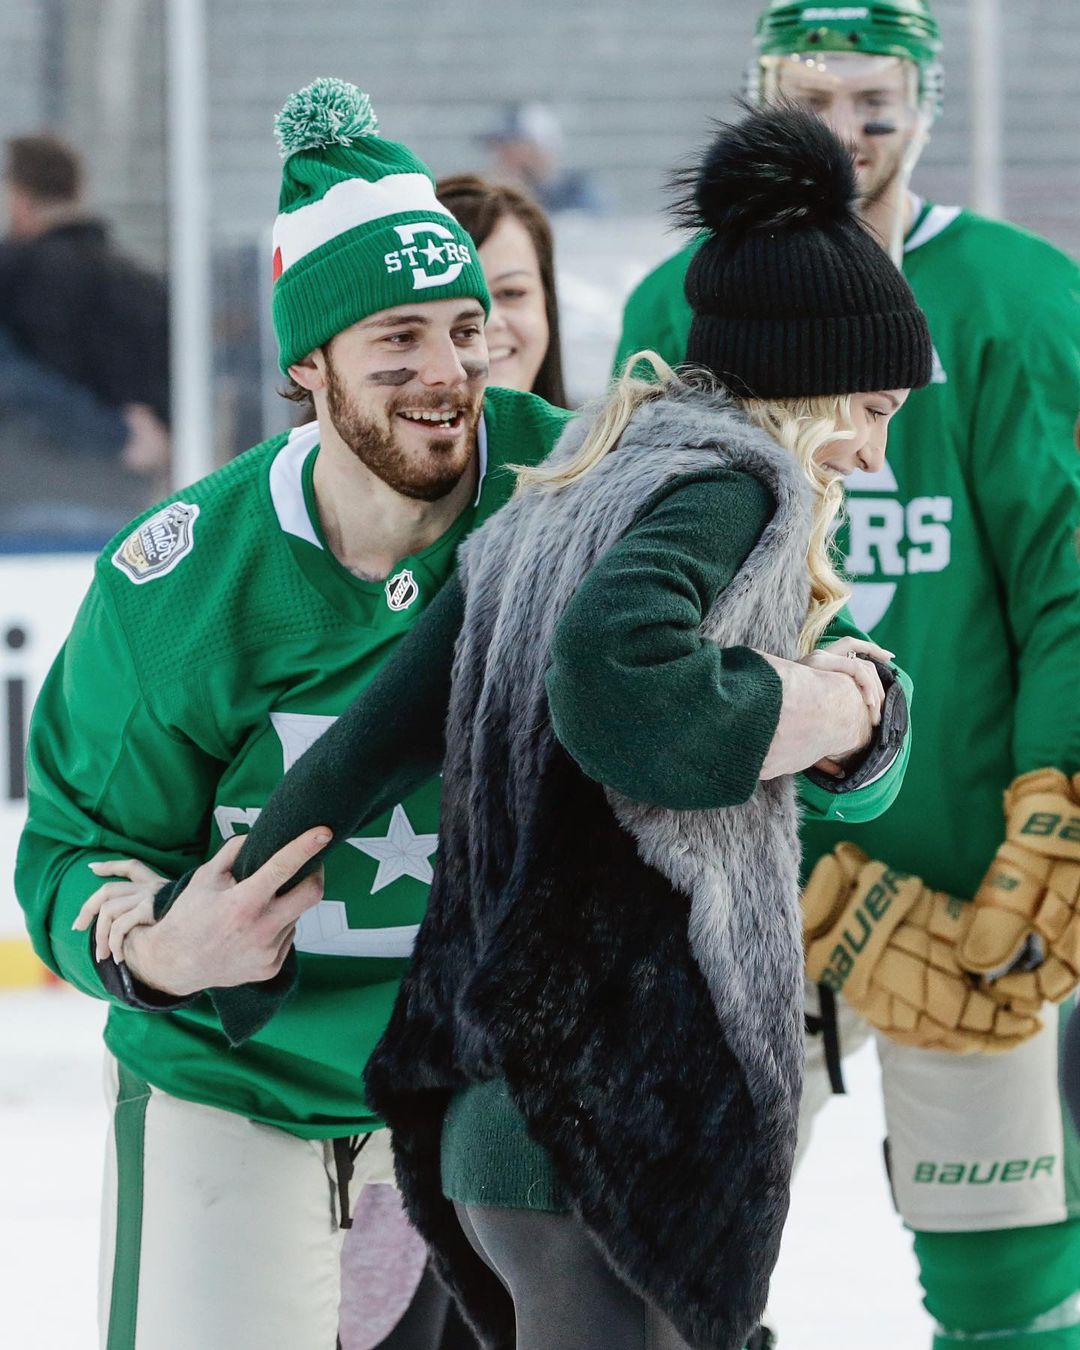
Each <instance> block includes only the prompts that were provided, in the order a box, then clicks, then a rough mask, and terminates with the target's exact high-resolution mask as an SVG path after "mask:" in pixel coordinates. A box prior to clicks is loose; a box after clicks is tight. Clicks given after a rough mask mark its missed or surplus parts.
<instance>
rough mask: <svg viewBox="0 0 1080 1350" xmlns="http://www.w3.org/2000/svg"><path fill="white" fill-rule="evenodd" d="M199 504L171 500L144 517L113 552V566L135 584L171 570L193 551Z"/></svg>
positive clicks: (160, 575)
mask: <svg viewBox="0 0 1080 1350" xmlns="http://www.w3.org/2000/svg"><path fill="white" fill-rule="evenodd" d="M198 516H199V508H198V507H197V506H195V505H194V504H192V503H189V502H172V503H171V504H170V505H169V506H166V507H163V508H162V509H161V510H160V511H157V512H155V513H154V515H152V516H151V517H150V519H149V520H144V521H143V523H142V524H141V525H140V526H139V527H138V529H136V530H133V531H132V532H131V534H129V535H128V537H127V538H126V539H125V540H124V542H123V543H122V544H121V545H120V547H119V548H118V549H117V550H116V552H115V553H114V554H113V559H112V560H113V566H114V567H117V568H119V569H120V571H121V572H123V573H124V575H125V576H126V577H128V579H129V580H131V581H133V582H134V583H135V585H136V586H141V585H142V584H143V582H145V581H154V580H156V579H157V578H158V577H163V576H165V575H166V574H167V573H169V572H171V571H172V570H173V568H174V567H175V566H176V565H177V563H179V562H180V561H181V560H182V559H183V558H185V557H187V555H188V554H189V553H190V552H191V550H192V548H193V547H194V544H195V535H194V527H195V521H196V520H197V519H198Z"/></svg>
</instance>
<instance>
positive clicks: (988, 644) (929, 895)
mask: <svg viewBox="0 0 1080 1350" xmlns="http://www.w3.org/2000/svg"><path fill="white" fill-rule="evenodd" d="M756 45H757V51H756V56H755V59H754V61H753V64H752V67H751V78H750V82H749V83H750V94H751V97H752V98H757V99H771V98H776V97H783V98H791V99H794V100H796V101H797V102H799V103H802V104H804V105H806V106H809V107H811V108H813V109H815V110H816V111H818V112H819V113H820V115H821V116H822V117H824V118H825V119H826V120H827V121H828V122H829V124H830V125H831V126H832V127H833V128H834V129H835V130H836V131H838V132H839V133H840V134H841V135H842V136H844V137H846V138H847V139H848V140H849V141H850V142H852V143H853V144H854V146H855V149H856V156H857V159H856V167H857V170H858V173H859V177H860V186H861V188H862V192H863V195H864V204H863V216H864V219H865V220H866V221H867V223H868V224H869V225H870V226H871V227H872V228H873V229H874V230H875V231H876V232H877V234H878V235H879V237H880V238H881V239H882V241H883V242H884V243H886V244H887V245H890V246H891V247H892V248H893V250H894V256H896V257H898V258H900V259H901V260H902V266H903V270H904V274H905V276H906V277H907V278H908V280H909V281H910V283H911V286H912V288H913V290H914V292H915V295H916V297H917V298H918V300H919V303H920V305H921V306H922V307H923V309H924V310H925V312H926V314H927V317H928V319H929V322H930V329H931V333H932V336H933V339H934V345H935V355H936V359H935V372H934V377H933V382H932V384H931V385H930V386H929V388H927V389H923V390H917V391H915V392H914V393H913V394H912V396H911V398H910V399H909V401H908V405H907V407H906V409H905V411H904V416H903V417H902V418H900V419H898V421H897V425H896V428H895V431H894V434H893V436H892V438H891V443H890V449H889V460H888V465H887V467H886V469H885V470H884V471H883V472H882V473H881V474H880V475H878V476H877V477H876V478H875V479H870V478H867V477H865V476H864V475H862V474H860V473H858V472H856V473H854V474H852V475H851V477H850V478H849V479H848V482H847V490H848V498H847V515H848V521H847V524H846V526H845V527H844V528H843V529H842V530H841V533H840V536H839V540H840V545H841V548H842V550H843V552H844V553H845V555H846V559H847V570H848V573H849V575H850V577H851V579H852V581H853V582H854V595H853V598H852V611H853V614H854V617H855V619H856V621H857V622H858V623H859V624H860V625H861V626H862V627H863V628H864V629H866V630H867V631H868V632H870V633H871V635H872V637H873V638H874V640H875V641H877V642H880V643H881V644H882V645H883V646H885V647H888V648H890V649H892V650H894V651H898V652H903V654H904V659H905V662H906V664H907V667H908V669H909V670H910V671H911V674H912V677H913V679H914V681H915V686H916V688H917V690H918V699H917V704H916V707H915V709H914V716H915V724H916V728H917V733H918V734H917V735H916V736H915V740H914V746H913V750H912V756H911V765H910V768H909V770H908V775H907V780H906V783H905V785H904V788H903V790H902V792H901V794H900V797H899V799H898V801H897V803H896V805H895V806H894V807H893V809H892V810H891V811H890V812H889V813H888V814H887V815H885V816H883V817H882V818H881V819H879V820H876V821H874V822H873V823H871V824H867V825H863V826H858V827H851V828H845V827H844V826H843V825H838V824H827V825H820V824H808V825H807V826H806V827H805V830H804V847H805V858H804V872H805V873H806V874H808V875H809V883H808V886H807V890H806V893H805V896H804V910H805V917H806V924H807V945H808V970H809V973H810V974H811V975H812V977H813V978H814V979H816V980H818V981H822V982H823V984H824V985H826V986H827V988H826V990H825V993H824V994H823V995H822V998H823V1006H822V1007H821V1008H820V1009H818V1008H815V1009H814V1012H815V1013H818V1014H822V1013H823V1014H825V1021H826V1025H827V1026H828V1024H829V1023H830V1021H831V1023H832V1028H833V1029H834V1028H835V1019H830V1018H829V1016H828V1014H829V1012H830V1007H831V1005H832V1000H831V998H830V993H831V992H833V991H835V992H836V993H838V994H839V996H840V1001H839V1009H840V1012H841V1018H840V1020H841V1026H842V1027H843V1029H844V1030H845V1033H846V1034H845V1035H844V1037H843V1043H844V1048H845V1049H849V1048H851V1047H852V1046H853V1045H854V1044H856V1043H857V1042H858V1039H859V1035H858V1031H857V1026H858V1022H857V1019H856V1018H855V1017H854V1015H853V1014H854V1013H855V1012H857V1013H858V1014H861V1015H862V1017H865V1018H868V1019H869V1021H870V1022H871V1023H872V1024H873V1025H874V1026H875V1027H876V1028H877V1029H878V1033H879V1035H878V1044H879V1052H880V1058H881V1065H882V1077H883V1086H884V1094H885V1110H886V1119H887V1127H888V1136H889V1139H888V1157H889V1170H890V1177H891V1181H892V1187H893V1191H894V1194H895V1197H896V1203H897V1205H898V1208H899V1210H900V1213H901V1215H902V1216H903V1218H904V1220H905V1221H906V1223H907V1224H908V1225H909V1226H910V1227H911V1228H912V1230H913V1231H914V1235H915V1237H914V1241H915V1252H916V1255H917V1258H918V1261H919V1266H920V1271H921V1278H922V1284H923V1288H924V1290H925V1301H926V1306H927V1308H928V1309H929V1311H930V1313H931V1315H932V1316H933V1317H934V1318H935V1320H936V1322H937V1324H938V1325H937V1330H936V1333H935V1339H934V1347H935V1350H960V1347H961V1346H962V1347H964V1348H965V1350H973V1347H976V1346H986V1347H987V1350H1076V1348H1077V1347H1080V1148H1078V1146H1077V1137H1076V1134H1075V1133H1074V1131H1073V1129H1072V1128H1071V1126H1070V1125H1069V1124H1067V1123H1065V1122H1064V1121H1063V1117H1062V1110H1061V1103H1060V1100H1059V1091H1058V1081H1057V1037H1058V1025H1059V1018H1060V1015H1061V1012H1060V1009H1059V1007H1058V1006H1056V1003H1055V1001H1056V1000H1060V999H1063V998H1064V997H1066V996H1067V995H1068V994H1069V993H1070V992H1071V990H1072V989H1073V987H1074V986H1075V984H1076V979H1077V972H1078V971H1080V923H1078V922H1077V920H1076V918H1075V909H1076V905H1077V892H1078V888H1080V867H1078V866H1077V861H1078V858H1077V852H1078V850H1077V843H1078V842H1080V819H1078V818H1080V796H1078V789H1080V777H1073V778H1072V779H1071V781H1070V779H1069V777H1068V776H1067V775H1075V774H1076V773H1077V770H1080V699H1078V697H1077V691H1078V684H1077V679H1078V676H1077V672H1078V671H1080V570H1078V565H1077V552H1076V529H1077V524H1078V520H1080V458H1078V456H1077V454H1076V449H1075V446H1074V443H1073V430H1074V427H1075V425H1076V419H1077V411H1078V409H1080V273H1078V271H1077V268H1076V267H1075V266H1074V265H1073V263H1072V262H1070V260H1069V259H1068V258H1066V257H1065V256H1064V255H1062V254H1061V253H1059V252H1058V251H1057V250H1055V249H1054V248H1052V247H1051V246H1050V245H1049V244H1047V243H1045V242H1044V241H1043V240H1041V239H1038V238H1036V237H1034V236H1033V235H1031V234H1028V233H1026V232H1025V231H1022V230H1019V229H1016V228H1014V227H1012V226H1010V225H1005V224H1002V223H1000V222H997V221H991V220H987V219H983V218H981V217H979V216H976V215H974V214H972V213H971V212H969V211H965V210H961V209H959V208H957V207H949V206H939V205H935V204H933V203H931V202H927V201H923V200H921V199H920V198H919V197H918V196H917V195H916V194H915V193H914V192H913V191H911V190H910V188H909V186H908V178H909V176H910V173H911V170H912V168H913V167H914V164H915V161H916V159H917V156H918V152H919V150H920V148H921V147H922V145H923V144H924V142H925V140H926V138H927V136H928V134H929V131H930V127H931V125H932V122H933V120H934V117H935V116H936V114H937V112H938V110H939V104H940V97H941V74H940V67H939V65H938V58H939V51H940V41H939V35H938V29H937V25H936V23H935V21H934V18H933V16H932V15H931V14H930V12H929V10H928V8H927V6H926V4H925V3H924V0H875V3H874V4H873V5H865V6H863V5H855V6H848V5H844V6H822V5H818V4H808V3H803V2H800V0H796V2H794V3H792V2H791V0H773V3H772V4H771V5H770V7H769V9H768V10H767V12H766V13H765V14H764V15H763V17H762V18H761V20H760V23H759V25H758V33H757V44H756ZM696 248H697V241H694V242H692V243H691V244H689V245H688V246H687V247H686V248H685V249H683V250H682V252H680V253H679V254H677V255H676V256H675V257H673V258H671V259H669V260H668V261H667V262H665V263H663V264H662V265H661V266H660V267H659V268H658V269H657V270H656V271H654V272H653V273H652V274H651V275H650V276H649V277H647V278H646V279H645V281H643V282H642V283H641V285H640V286H639V287H638V289H637V290H636V291H635V292H634V294H633V295H632V296H631V297H630V300H629V302H628V303H627V306H626V313H625V316H624V331H623V336H622V341H621V344H620V351H619V361H620V363H621V362H622V361H623V360H624V359H625V358H626V356H627V355H628V354H629V353H631V352H634V351H637V350H640V349H641V348H646V347H651V348H654V349H656V350H658V351H659V352H660V353H661V354H662V355H664V356H665V357H666V358H667V359H668V360H669V361H673V362H676V361H679V360H680V359H681V358H682V356H683V352H684V344H685V340H686V335H687V331H688V329H689V324H690V318H691V313H690V307H689V305H688V303H687V301H686V299H685V296H684V295H683V278H684V276H685V274H686V269H687V265H688V263H689V260H690V258H691V257H692V256H693V254H694V252H695V250H696ZM946 745H952V746H953V747H955V749H954V750H953V751H951V752H949V753H947V754H946V753H945V752H944V751H943V750H942V747H943V746H946ZM961 747H962V748H961ZM1003 794H1006V795H1005V803H1006V812H1005V814H1004V816H1003V813H1002V799H1003ZM815 864H816V867H815ZM901 874H910V875H901ZM973 897H977V901H976V904H975V905H974V906H972V905H961V904H958V903H957V900H958V899H959V900H963V901H969V900H971V899H972V898H973ZM1018 967H1027V969H1026V970H1024V969H1018ZM1010 969H1011V970H1012V972H1013V973H1009V974H1005V975H1003V976H1002V977H1001V978H999V979H994V978H993V976H995V975H996V974H998V973H999V972H1001V971H1006V970H1010ZM972 994H975V995H977V997H974V998H973V997H972ZM991 999H992V1000H995V1001H996V1002H997V1003H998V1004H1002V1003H1004V1004H1005V1005H1006V1006H1007V1007H1008V1008H1010V1009H1011V1010H1013V1011H1015V1012H1016V1013H1017V1014H1018V1015H1020V1016H1022V1015H1023V1014H1025V1013H1026V1012H1029V1011H1031V1010H1033V1009H1039V1015H1040V1017H1041V1020H1042V1023H1043V1026H1044V1029H1043V1031H1042V1032H1041V1034H1039V1035H1038V1036H1036V1037H1035V1038H1034V1039H1032V1040H1030V1041H1027V1042H1026V1043H1024V1044H1021V1045H1019V1047H1018V1048H1011V1049H1010V1045H1012V1044H1013V1043H1014V1042H1016V1041H1019V1040H1020V1039H1022V1033H1021V1032H1020V1030H1019V1027H1017V1029H1016V1030H1017V1034H1016V1036H1015V1037H1013V1036H1009V1035H1005V1036H1004V1037H997V1036H995V1035H993V1034H991V1032H990V1030H989V1028H990V1021H989V1011H990V1008H991V1004H990V1000H991ZM1046 1000H1054V1001H1046ZM818 1020H819V1023H820V1020H821V1019H820V1016H819V1019H818ZM997 1025H999V1026H1004V1027H1006V1028H1007V1027H1008V1026H1009V1020H1008V1019H1006V1020H1005V1021H1004V1022H1001V1021H999V1022H998V1024H997ZM830 1044H831V1045H835V1042H834V1041H830ZM995 1050H1007V1051H1008V1053H1003V1054H994V1053H992V1052H993V1051H995ZM958 1052H959V1053H958ZM963 1052H970V1053H963ZM808 1054H809V1059H810V1066H809V1077H808V1083H807V1093H806V1099H805V1101H804V1122H805V1124H806V1125H807V1126H808V1124H809V1118H810V1117H811V1116H812V1113H813V1111H814V1110H816V1109H817V1108H818V1107H820V1106H821V1105H822V1104H823V1102H824V1101H825V1100H826V1099H827V1095H828V1082H829V1076H830V1075H829V1074H827V1073H826V1062H825V1061H826V1055H825V1053H824V1046H823V1042H822V1039H821V1038H820V1037H816V1038H811V1040H810V1043H809V1046H808ZM829 1058H833V1057H832V1056H829ZM831 1076H832V1077H834V1078H835V1077H836V1073H835V1065H834V1069H833V1073H832V1075H831ZM837 1344H838V1346H840V1345H843V1344H844V1339H843V1329H842V1327H838V1329H837Z"/></svg>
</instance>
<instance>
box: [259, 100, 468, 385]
mask: <svg viewBox="0 0 1080 1350" xmlns="http://www.w3.org/2000/svg"><path fill="white" fill-rule="evenodd" d="M274 129H275V132H276V135H277V139H278V145H279V147H280V149H281V153H282V155H283V157H284V159H285V164H284V168H283V170H282V179H281V198H280V201H279V209H278V217H277V220H276V221H275V224H274V255H273V268H274V296H273V316H274V331H275V333H276V335H277V339H278V346H279V351H280V356H279V365H280V367H281V369H282V370H283V371H284V370H287V369H288V368H289V366H290V365H292V363H293V362H294V361H298V360H300V359H301V358H302V357H304V356H306V355H307V354H308V353H309V352H311V351H313V350H314V349H315V348H316V347H318V346H320V345H321V344H322V343H324V342H327V341H328V340H329V339H330V338H332V337H333V336H334V334H335V333H340V332H341V331H342V329H344V328H348V327H349V326H350V325H351V324H354V323H358V322H359V321H360V320H361V319H365V318H367V316H368V315H369V314H374V313H377V312H378V311H379V310H382V309H390V308H391V307H393V306H394V305H400V304H404V303H407V302H412V301H414V300H415V299H416V298H417V292H421V293H422V300H423V301H429V300H450V299H456V298H459V297H465V296H468V297H473V298H475V299H477V300H479V301H480V302H481V304H482V305H483V306H484V309H485V311H487V310H489V309H490V300H489V298H488V291H487V286H486V284H485V282H484V274H483V271H482V270H481V268H480V264H479V261H478V260H477V257H476V249H475V245H474V244H473V241H472V239H471V238H470V237H469V235H468V234H467V233H466V232H465V231H464V230H463V229H462V228H461V226H460V225H459V224H458V222H457V221H456V220H455V219H454V217H453V216H452V215H451V214H450V212H449V211H447V210H446V208H445V207H444V206H443V205H442V204H441V202H439V200H438V198H437V197H436V196H435V183H434V179H433V177H432V175H431V172H430V170H429V169H428V168H427V166H426V165H425V164H424V163H423V162H422V161H421V160H420V159H418V158H417V156H416V155H414V154H413V152H412V151H411V150H410V149H409V148H408V147H407V146H405V145H401V144H399V143H398V142H396V141H388V140H386V139H384V138H383V137H382V136H381V135H380V134H379V123H378V119H377V118H376V116H375V113H374V110H373V109H372V107H371V100H370V99H369V98H368V96H367V95H366V94H364V93H362V92H361V91H360V90H359V89H357V88H356V86H355V85H352V84H348V83H346V82H345V81H344V80H336V79H319V80H315V81H314V82H313V83H312V84H310V85H308V86H307V87H306V88H304V89H301V90H300V91H299V92H298V93H295V94H293V95H292V96H291V97H290V98H289V99H288V100H287V101H286V103H285V106H284V107H283V108H282V110H281V112H280V113H279V114H278V116H277V119H276V121H275V123H274Z"/></svg>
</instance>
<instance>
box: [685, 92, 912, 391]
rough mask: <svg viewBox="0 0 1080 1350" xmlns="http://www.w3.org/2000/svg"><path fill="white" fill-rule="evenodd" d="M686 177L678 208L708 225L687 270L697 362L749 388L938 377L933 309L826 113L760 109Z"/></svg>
mask: <svg viewBox="0 0 1080 1350" xmlns="http://www.w3.org/2000/svg"><path fill="white" fill-rule="evenodd" d="M675 185H676V187H677V189H678V190H679V192H680V200H679V202H678V203H677V205H676V208H675V213H676V215H677V216H678V218H679V219H680V221H681V222H682V223H683V224H688V225H691V226H693V227H695V228H697V229H699V230H702V231H704V232H705V239H704V242H703V243H702V244H701V246H700V248H699V249H698V251H697V253H696V254H695V255H694V258H693V261H692V262H691V263H690V268H689V270H688V272H687V274H686V298H687V299H688V300H689V302H690V305H691V308H692V309H693V311H694V321H693V324H692V325H691V328H690V337H689V339H688V341H687V348H686V359H687V361H689V362H692V363H693V364H695V365H701V366H706V367H707V368H708V369H709V370H711V371H712V372H713V373H714V374H715V375H716V376H717V378H718V379H719V380H721V382H722V383H723V384H724V385H726V386H727V388H729V389H730V390H731V392H732V393H734V394H736V395H738V396H739V397H743V398H747V397H750V398H795V397H800V396H810V395H814V394H852V393H858V392H860V391H869V390H875V389H914V388H920V387H921V386H922V385H924V384H927V383H928V382H929V379H930V369H931V345H930V333H929V330H928V328H927V325H926V318H925V316H924V314H923V312H922V310H921V309H920V308H919V306H918V305H917V304H916V302H915V297H914V295H913V294H912V293H911V288H910V286H909V285H908V284H907V282H906V281H905V280H904V278H903V276H902V275H901V273H900V271H899V270H898V269H897V267H896V266H895V265H894V263H893V262H892V259H891V258H890V257H889V255H888V254H887V253H886V252H885V250H884V249H883V248H882V247H881V246H880V245H879V244H878V243H877V242H876V240H875V239H874V238H873V236H872V235H871V234H870V233H869V231H868V230H867V229H866V227H865V226H864V225H863V224H862V223H861V222H860V220H859V217H858V215H857V212H856V200H857V189H856V182H855V170H854V166H853V163H852V158H851V154H850V152H849V151H848V150H846V149H845V148H844V146H843V145H842V144H841V142H840V141H839V140H838V139H837V138H836V136H834V135H833V133H832V132H831V131H830V130H829V128H828V127H827V126H826V125H825V123H824V122H822V121H821V119H820V118H818V117H815V116H814V115H813V114H812V113H809V112H806V111H804V110H802V109H800V108H795V107H790V106H781V107H771V108H765V109H755V110H753V111H751V112H750V113H749V114H748V115H747V116H746V117H745V118H744V119H743V120H742V121H741V122H738V123H736V124H734V125H730V126H722V127H721V128H720V129H719V131H718V133H717V135H716V138H715V139H714V141H713V143H712V144H711V145H710V147H709V149H708V151H707V152H706V154H705V157H704V160H703V161H702V163H701V164H700V166H698V167H697V168H695V169H693V170H688V171H686V172H684V173H682V174H679V175H677V177H676V179H675Z"/></svg>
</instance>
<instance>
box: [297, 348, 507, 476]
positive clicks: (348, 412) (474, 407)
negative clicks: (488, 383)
mask: <svg viewBox="0 0 1080 1350" xmlns="http://www.w3.org/2000/svg"><path fill="white" fill-rule="evenodd" d="M324 355H325V358H326V407H327V412H328V413H329V414H330V420H331V421H332V422H333V424H334V430H335V431H336V432H337V434H338V435H339V436H340V437H341V439H342V441H343V442H344V443H345V445H347V446H348V448H349V449H350V450H351V451H352V452H353V454H354V455H355V456H356V457H357V459H358V460H360V462H361V463H362V464H364V465H366V466H367V468H369V469H370V470H371V472H372V473H373V474H375V475H376V477H378V478H381V479H382V481H383V482H384V483H385V484H386V485H387V487H390V488H393V490H394V491H395V492H398V493H400V494H401V495H402V496H403V497H411V498H413V499H414V500H416V501H422V502H437V501H441V500H442V499H443V497H446V496H447V495H448V494H449V493H451V492H452V491H453V490H454V488H456V487H457V485H458V483H460V482H461V479H462V477H463V476H464V474H465V472H466V470H467V469H468V467H469V464H470V463H471V462H472V457H473V448H474V446H475V444H476V428H477V424H478V423H479V421H480V411H481V408H482V407H483V399H484V392H483V388H481V389H480V390H479V391H478V392H477V394H476V395H475V396H474V397H473V398H472V399H470V398H469V397H468V395H467V393H466V392H464V391H461V392H459V393H457V394H455V395H453V396H451V397H450V398H449V399H448V398H447V396H446V395H445V394H442V395H439V394H412V395H409V396H406V395H404V394H400V395H398V396H397V397H395V398H392V399H390V401H389V402H388V403H387V404H386V419H387V426H386V427H385V428H384V427H381V426H379V425H378V424H377V423H376V422H374V421H372V420H371V419H370V418H368V417H365V416H364V415H363V413H361V412H360V411H359V409H358V408H357V407H356V404H355V403H354V402H353V400H352V399H351V397H350V395H349V392H348V390H347V389H346V388H345V384H344V381H343V380H342V379H341V376H340V375H339V373H338V370H337V367H336V366H335V365H334V361H333V358H332V357H331V355H330V352H329V350H328V349H324ZM403 408H408V409H409V410H410V411H411V412H424V411H429V410H430V411H435V410H439V411H445V412H448V411H450V410H451V409H453V410H454V411H457V412H460V413H461V414H462V418H463V423H464V435H463V436H462V437H460V438H459V439H458V440H456V441H454V442H453V443H452V444H449V445H448V444H447V443H446V442H445V441H442V440H436V439H434V438H432V439H431V440H430V441H428V443H427V451H426V453H424V452H419V453H418V452H417V451H415V450H406V449H404V448H403V447H402V446H401V445H400V444H399V443H398V440H397V438H396V436H395V435H394V427H395V425H396V424H395V421H394V419H395V417H396V416H397V414H398V413H399V412H400V411H401V410H402V409H403Z"/></svg>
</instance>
